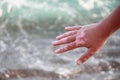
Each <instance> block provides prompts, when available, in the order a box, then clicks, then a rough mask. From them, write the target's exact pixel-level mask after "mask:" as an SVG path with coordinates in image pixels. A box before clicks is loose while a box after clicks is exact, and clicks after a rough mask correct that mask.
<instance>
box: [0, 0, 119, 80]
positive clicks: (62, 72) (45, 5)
mask: <svg viewBox="0 0 120 80" xmlns="http://www.w3.org/2000/svg"><path fill="white" fill-rule="evenodd" d="M119 4H120V0H0V80H119V79H120V54H119V53H120V43H119V42H120V31H117V32H116V33H115V34H114V35H113V36H111V38H110V39H109V41H108V43H107V44H106V45H105V46H104V47H103V48H102V49H101V50H100V51H99V52H98V53H97V54H96V55H95V56H94V57H92V58H91V59H89V61H87V62H86V63H85V64H83V65H80V66H77V65H75V60H76V59H77V58H78V56H80V54H82V53H83V52H84V51H85V50H86V49H85V48H80V49H76V50H73V51H71V52H66V53H65V54H62V55H56V54H55V53H54V50H55V47H53V46H52V45H51V42H52V41H54V40H55V37H56V36H57V35H60V34H62V33H63V32H65V31H64V27H66V26H75V25H85V24H90V23H95V22H98V21H100V20H101V19H103V18H105V17H106V16H107V15H109V14H110V13H111V11H112V10H114V9H115V8H116V7H117V6H118V5H119Z"/></svg>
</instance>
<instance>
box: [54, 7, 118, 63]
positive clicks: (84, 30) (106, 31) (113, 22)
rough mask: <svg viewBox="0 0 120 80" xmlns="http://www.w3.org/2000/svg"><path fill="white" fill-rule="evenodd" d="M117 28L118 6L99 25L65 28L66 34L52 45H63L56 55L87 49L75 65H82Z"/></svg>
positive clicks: (57, 38)
mask: <svg viewBox="0 0 120 80" xmlns="http://www.w3.org/2000/svg"><path fill="white" fill-rule="evenodd" d="M119 28H120V6H118V7H117V8H116V9H115V10H114V11H113V12H112V13H111V14H110V15H109V16H108V17H106V18H105V19H104V20H102V21H101V22H99V23H94V24H90V25H84V26H72V27H65V30H66V31H67V32H66V33H64V34H62V35H60V36H58V37H56V41H54V42H53V43H52V44H53V45H54V46H59V45H64V46H63V47H62V48H60V49H57V50H56V51H55V52H56V53H58V54H60V53H63V52H66V51H70V50H73V49H75V48H80V47H86V48H88V50H87V51H86V52H85V53H83V54H82V55H81V56H80V58H79V59H78V60H77V64H82V63H84V62H85V61H86V60H88V59H89V58H90V57H91V56H93V55H94V54H95V53H96V52H97V51H98V50H100V48H101V47H102V46H103V45H104V44H105V43H106V41H107V40H108V38H109V37H110V36H111V35H112V34H113V33H114V32H115V31H116V30H118V29H119Z"/></svg>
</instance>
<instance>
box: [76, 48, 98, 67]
mask: <svg viewBox="0 0 120 80" xmlns="http://www.w3.org/2000/svg"><path fill="white" fill-rule="evenodd" d="M95 53H96V50H93V49H91V48H89V49H88V51H87V52H85V53H84V54H82V55H81V56H80V58H79V59H78V60H77V64H78V65H80V64H82V63H84V62H85V61H87V60H88V59H89V58H90V57H92V56H93V55H94V54H95Z"/></svg>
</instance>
